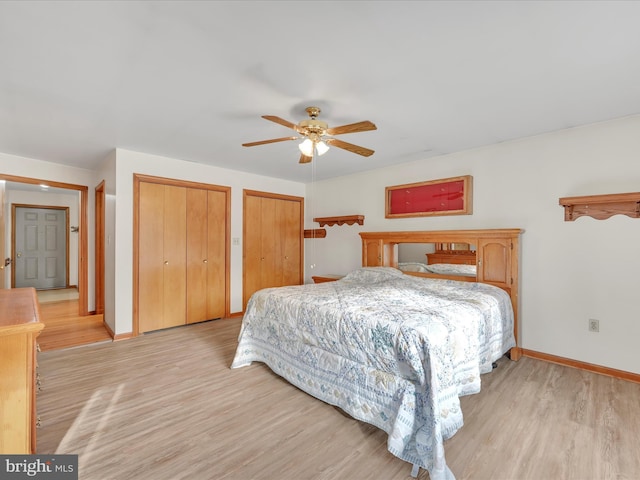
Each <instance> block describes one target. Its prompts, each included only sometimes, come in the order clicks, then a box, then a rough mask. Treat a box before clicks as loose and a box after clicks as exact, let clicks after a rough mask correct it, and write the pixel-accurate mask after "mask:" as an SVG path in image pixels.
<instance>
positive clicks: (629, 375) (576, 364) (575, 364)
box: [521, 348, 640, 383]
mask: <svg viewBox="0 0 640 480" xmlns="http://www.w3.org/2000/svg"><path fill="white" fill-rule="evenodd" d="M521 350H522V355H523V356H524V357H529V358H535V359H537V360H543V361H545V362H551V363H555V364H557V365H564V366H565V367H571V368H577V369H578V370H585V371H587V372H593V373H599V374H601V375H607V376H609V377H614V378H619V379H621V380H627V381H629V382H635V383H640V374H637V373H633V372H627V371H625V370H617V369H615V368H609V367H603V366H600V365H594V364H592V363H587V362H580V361H578V360H571V359H570V358H565V357H558V356H556V355H551V354H548V353H542V352H536V351H534V350H527V349H526V348H523V349H521Z"/></svg>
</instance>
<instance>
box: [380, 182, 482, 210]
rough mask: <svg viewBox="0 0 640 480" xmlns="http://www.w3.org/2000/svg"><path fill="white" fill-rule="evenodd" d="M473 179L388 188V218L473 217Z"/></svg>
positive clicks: (410, 184)
mask: <svg viewBox="0 0 640 480" xmlns="http://www.w3.org/2000/svg"><path fill="white" fill-rule="evenodd" d="M472 197H473V177H472V176H471V175H464V176H462V177H452V178H442V179H440V180H431V181H428V182H419V183H408V184H406V185H394V186H392V187H386V188H385V202H386V203H385V212H384V213H385V217H386V218H403V217H427V216H435V215H471V214H472V213H473V210H472Z"/></svg>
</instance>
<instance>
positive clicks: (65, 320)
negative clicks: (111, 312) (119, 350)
mask: <svg viewBox="0 0 640 480" xmlns="http://www.w3.org/2000/svg"><path fill="white" fill-rule="evenodd" d="M78 311H79V309H78V301H77V300H59V301H53V302H44V303H42V302H40V321H41V322H42V323H44V329H43V330H42V332H41V333H40V335H39V336H38V339H37V341H38V345H39V347H40V350H41V351H43V352H44V351H47V350H58V349H62V348H68V347H77V346H79V345H87V344H92V343H98V342H108V341H111V335H110V334H109V332H108V331H107V329H106V328H105V326H104V324H103V316H102V315H87V316H82V317H81V316H79V315H78Z"/></svg>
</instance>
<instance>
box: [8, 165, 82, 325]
mask: <svg viewBox="0 0 640 480" xmlns="http://www.w3.org/2000/svg"><path fill="white" fill-rule="evenodd" d="M2 180H4V181H5V182H12V183H13V182H15V183H18V184H24V185H25V188H26V187H31V188H35V187H37V186H39V185H47V186H49V187H50V188H52V189H63V190H68V191H70V192H68V193H71V192H74V191H75V192H77V193H78V196H79V199H78V203H79V210H78V258H77V260H78V315H80V316H83V315H88V314H89V305H88V303H89V302H88V234H87V223H88V218H87V217H88V213H87V212H88V206H87V204H88V190H89V189H88V187H86V186H84V185H75V184H71V183H63V182H54V181H50V180H44V179H39V178H30V177H20V176H16V175H5V174H2V173H0V181H2ZM6 195H7V193H6V189H5V192H4V196H5V197H6ZM4 199H6V198H4ZM2 210H3V213H4V212H5V211H6V209H4V208H3V209H2ZM7 216H8V215H7ZM7 216H5V215H2V216H0V221H2V223H3V226H2V227H0V231H2V228H8V226H6V225H4V224H5V223H6V217H7ZM3 238H4V237H3ZM3 253H4V252H3ZM13 260H14V259H13V258H9V259H8V262H9V264H8V265H7V266H5V268H4V270H1V271H0V275H2V274H3V272H7V270H10V271H11V275H13V272H12V270H13ZM7 275H8V274H7ZM8 285H9V283H6V284H5V287H7V286H8Z"/></svg>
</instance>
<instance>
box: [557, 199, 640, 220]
mask: <svg viewBox="0 0 640 480" xmlns="http://www.w3.org/2000/svg"><path fill="white" fill-rule="evenodd" d="M559 203H560V205H562V206H563V207H564V219H565V221H567V222H570V221H573V220H575V219H576V218H579V217H584V216H588V217H592V218H595V219H596V220H604V219H607V218H609V217H611V216H613V215H618V214H620V215H626V216H628V217H631V218H640V192H635V193H614V194H608V195H588V196H583V197H565V198H561V199H560V202H559Z"/></svg>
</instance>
